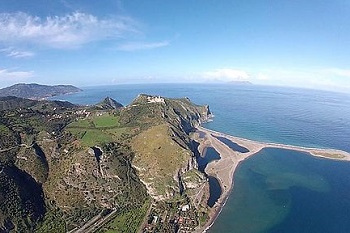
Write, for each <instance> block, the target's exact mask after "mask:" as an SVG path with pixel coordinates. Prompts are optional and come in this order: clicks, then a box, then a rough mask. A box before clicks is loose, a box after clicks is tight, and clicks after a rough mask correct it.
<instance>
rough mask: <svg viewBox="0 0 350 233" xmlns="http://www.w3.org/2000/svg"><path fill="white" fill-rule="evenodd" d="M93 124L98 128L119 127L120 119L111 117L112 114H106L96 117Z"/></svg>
mask: <svg viewBox="0 0 350 233" xmlns="http://www.w3.org/2000/svg"><path fill="white" fill-rule="evenodd" d="M93 123H94V124H95V127H96V128H100V127H103V128H106V127H119V125H120V124H119V117H118V116H114V115H110V114H104V115H102V116H98V117H95V118H94V119H93Z"/></svg>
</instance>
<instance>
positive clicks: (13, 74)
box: [0, 69, 34, 81]
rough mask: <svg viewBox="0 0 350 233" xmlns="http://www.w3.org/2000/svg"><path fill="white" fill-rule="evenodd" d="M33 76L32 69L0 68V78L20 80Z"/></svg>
mask: <svg viewBox="0 0 350 233" xmlns="http://www.w3.org/2000/svg"><path fill="white" fill-rule="evenodd" d="M33 76H34V72H33V71H10V70H8V69H0V80H3V81H4V80H11V81H21V80H25V79H27V78H31V77H33Z"/></svg>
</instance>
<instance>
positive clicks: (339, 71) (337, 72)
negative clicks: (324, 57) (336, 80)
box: [323, 68, 350, 78]
mask: <svg viewBox="0 0 350 233" xmlns="http://www.w3.org/2000/svg"><path fill="white" fill-rule="evenodd" d="M323 72H325V73H328V74H330V75H336V76H342V77H348V78H350V70H346V69H339V68H330V69H325V70H323Z"/></svg>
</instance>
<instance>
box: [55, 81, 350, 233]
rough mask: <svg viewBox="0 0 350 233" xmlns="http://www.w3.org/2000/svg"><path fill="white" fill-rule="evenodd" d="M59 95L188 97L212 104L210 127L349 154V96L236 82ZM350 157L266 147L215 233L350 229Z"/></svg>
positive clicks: (73, 98) (247, 164)
mask: <svg viewBox="0 0 350 233" xmlns="http://www.w3.org/2000/svg"><path fill="white" fill-rule="evenodd" d="M83 90H84V91H83V92H80V93H76V94H72V95H65V96H59V97H55V99H59V100H68V101H70V102H72V103H76V104H94V103H97V102H99V101H101V100H102V99H103V98H104V97H106V96H109V97H112V98H114V99H116V100H117V101H119V102H121V103H123V104H128V103H130V102H131V101H132V100H133V99H134V98H135V97H136V96H137V95H138V94H140V93H146V94H153V95H161V96H166V97H185V96H186V97H189V98H190V99H191V100H192V101H193V102H194V103H197V104H209V105H210V109H211V111H212V112H213V113H214V115H215V117H214V119H213V121H212V122H209V123H207V124H205V125H204V126H205V127H207V128H209V129H213V130H216V131H220V132H224V133H227V134H230V135H234V136H238V137H243V138H248V139H252V140H257V141H263V142H276V143H283V144H291V145H298V146H307V147H320V148H334V149H340V150H345V151H348V152H350V95H349V94H344V93H333V92H325V91H318V90H309V89H295V88H284V87H271V86H256V85H232V84H210V85H209V84H142V85H141V84H140V85H118V86H99V87H88V88H83ZM349 177H350V163H348V162H339V161H331V160H326V159H320V158H314V157H311V156H309V155H306V154H304V153H300V152H295V151H288V150H282V149H264V150H262V151H261V152H259V153H258V154H257V155H255V156H253V157H251V158H249V159H247V160H246V161H244V162H243V163H242V164H241V166H240V167H239V168H238V170H237V171H236V174H235V177H234V183H235V185H234V190H233V192H232V194H231V195H230V198H229V199H228V202H227V204H226V205H225V207H224V208H223V211H222V213H221V214H220V216H219V218H218V219H217V221H216V222H215V224H214V226H213V228H212V229H211V230H210V232H244V233H249V232H251V233H257V232H271V233H272V232H273V233H275V232H276V233H277V232H278V233H281V232H337V233H338V232H350V179H349Z"/></svg>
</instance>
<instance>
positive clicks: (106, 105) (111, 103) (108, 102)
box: [95, 97, 124, 110]
mask: <svg viewBox="0 0 350 233" xmlns="http://www.w3.org/2000/svg"><path fill="white" fill-rule="evenodd" d="M95 107H97V108H101V109H104V110H108V109H118V108H122V107H124V106H123V105H122V104H121V103H119V102H117V101H116V100H114V99H112V98H110V97H106V98H105V99H104V100H102V101H101V102H100V103H98V104H96V105H95Z"/></svg>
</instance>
